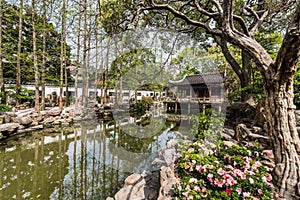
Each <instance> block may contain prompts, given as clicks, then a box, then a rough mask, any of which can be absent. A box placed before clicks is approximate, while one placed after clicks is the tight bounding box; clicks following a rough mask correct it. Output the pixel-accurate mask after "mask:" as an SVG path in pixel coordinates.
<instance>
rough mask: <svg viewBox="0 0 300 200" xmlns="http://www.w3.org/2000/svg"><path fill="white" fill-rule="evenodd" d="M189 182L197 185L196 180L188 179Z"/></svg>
mask: <svg viewBox="0 0 300 200" xmlns="http://www.w3.org/2000/svg"><path fill="white" fill-rule="evenodd" d="M189 182H190V183H195V184H198V180H197V179H196V178H190V180H189Z"/></svg>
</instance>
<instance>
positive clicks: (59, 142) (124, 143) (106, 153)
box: [0, 118, 175, 200]
mask: <svg viewBox="0 0 300 200" xmlns="http://www.w3.org/2000/svg"><path fill="white" fill-rule="evenodd" d="M146 120H148V121H137V120H132V119H129V120H127V122H126V121H124V120H123V121H114V122H109V123H103V122H100V123H96V124H89V123H83V124H81V125H80V126H77V127H75V128H73V129H71V131H70V128H69V129H68V130H64V129H56V130H53V131H55V132H56V133H53V131H50V133H48V132H49V131H48V132H45V131H43V132H38V133H34V134H32V135H31V136H26V137H25V136H24V137H22V138H17V139H15V140H11V141H7V142H6V143H7V144H6V145H3V144H0V146H1V147H0V159H1V160H2V162H0V170H1V171H2V173H1V175H0V199H5V200H6V199H97V200H99V199H106V197H107V196H112V195H113V194H114V193H115V192H116V191H117V190H118V189H119V188H120V187H121V186H122V184H123V181H124V179H125V178H126V176H128V175H129V174H130V173H132V172H141V171H143V170H147V166H148V167H149V166H150V163H151V162H152V160H153V159H154V158H155V157H156V156H157V152H158V151H159V150H160V149H161V148H163V147H164V146H165V145H166V142H167V141H168V140H169V139H170V138H174V137H175V134H174V133H173V132H172V131H171V128H173V126H174V125H173V124H171V123H168V122H165V121H164V120H163V119H162V118H147V119H146Z"/></svg>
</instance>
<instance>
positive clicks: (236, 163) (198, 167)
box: [173, 142, 274, 200]
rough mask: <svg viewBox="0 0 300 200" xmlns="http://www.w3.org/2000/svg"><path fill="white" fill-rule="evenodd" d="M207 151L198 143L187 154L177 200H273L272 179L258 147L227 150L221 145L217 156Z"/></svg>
mask: <svg viewBox="0 0 300 200" xmlns="http://www.w3.org/2000/svg"><path fill="white" fill-rule="evenodd" d="M204 148H205V146H204V145H203V144H202V143H200V142H195V143H193V144H191V145H190V146H189V147H188V149H187V150H185V151H183V157H182V158H181V159H180V160H179V163H178V176H179V177H178V180H177V183H176V185H175V187H174V191H175V195H174V198H173V199H176V200H179V199H180V200H190V199H194V200H195V199H212V200H217V199H228V200H231V199H234V200H239V199H257V200H258V199H261V200H267V199H272V195H273V191H274V186H273V184H272V176H271V174H270V173H269V172H268V168H267V167H265V166H263V164H262V163H261V162H260V158H261V157H262V152H261V150H260V149H259V148H258V145H257V144H252V143H249V145H248V146H247V147H242V146H237V145H233V146H231V147H225V146H224V145H223V143H222V142H220V143H219V148H218V149H217V150H216V151H215V152H214V154H206V155H204V153H203V149H204Z"/></svg>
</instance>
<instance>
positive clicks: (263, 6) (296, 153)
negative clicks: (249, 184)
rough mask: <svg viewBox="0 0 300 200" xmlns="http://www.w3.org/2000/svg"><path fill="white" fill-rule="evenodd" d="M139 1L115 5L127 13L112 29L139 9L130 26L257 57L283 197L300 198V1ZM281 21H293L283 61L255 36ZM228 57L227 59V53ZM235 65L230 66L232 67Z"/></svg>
mask: <svg viewBox="0 0 300 200" xmlns="http://www.w3.org/2000/svg"><path fill="white" fill-rule="evenodd" d="M134 3H135V4H132V1H126V0H124V1H121V2H120V1H118V3H117V4H115V5H116V6H118V8H120V9H121V10H118V13H113V14H110V15H109V16H108V20H106V22H107V24H106V25H107V28H108V31H111V30H116V29H117V26H116V24H119V25H121V26H123V25H125V27H124V26H123V29H124V28H127V27H132V26H128V23H126V20H125V21H124V19H122V21H118V19H116V17H120V16H121V17H120V18H124V17H123V16H124V15H125V12H124V13H123V12H122V10H126V9H132V7H135V8H136V9H134V14H133V15H128V14H127V15H126V16H129V19H128V22H129V23H132V22H134V21H136V20H138V19H141V18H143V19H144V20H147V21H148V24H150V25H155V24H159V25H161V24H162V25H164V24H167V27H168V28H174V29H177V30H181V31H186V32H193V33H206V34H207V37H208V36H213V37H214V38H215V39H216V40H217V41H218V43H219V44H220V45H223V46H224V47H225V49H226V47H227V46H228V44H231V45H234V46H235V47H236V48H239V49H241V51H244V52H245V53H246V54H248V56H249V57H251V59H253V61H254V62H255V64H256V67H257V68H258V70H259V71H260V73H261V74H262V76H263V77H264V93H265V104H266V107H265V113H266V118H267V129H268V135H269V136H270V138H271V141H272V146H273V151H274V156H275V163H276V167H275V169H274V177H275V181H276V183H277V186H278V193H279V195H280V196H283V197H285V198H286V199H296V197H297V196H300V184H299V183H300V138H299V134H298V133H297V130H296V122H295V115H294V110H295V106H294V103H293V101H294V93H293V92H294V90H293V79H294V74H295V71H296V69H297V67H298V65H297V63H298V59H299V56H300V29H299V27H300V2H299V1H289V0H287V1H277V0H274V1H273V0H270V1H265V0H258V1H252V0H249V1H241V0H223V1H216V0H212V1H206V0H205V1H165V0H163V1H154V0H149V1H143V2H134ZM108 4H113V2H109V3H108ZM135 5H137V6H135ZM109 6H110V5H109ZM123 7H124V8H125V9H124V8H123ZM112 10H114V9H112ZM127 13H128V11H127ZM286 16H289V17H286ZM276 19H279V20H280V21H283V20H285V19H287V20H288V21H289V23H288V25H287V26H285V29H286V30H285V36H284V39H283V42H282V44H281V47H280V49H279V51H278V53H277V57H276V58H275V59H273V58H272V57H271V56H270V55H269V53H268V52H267V51H266V49H265V48H264V47H263V46H262V45H261V44H260V43H259V42H258V41H257V40H256V39H255V37H253V36H254V34H255V33H256V32H257V31H258V29H259V27H260V26H261V25H262V24H263V25H264V26H266V27H269V28H271V27H272V26H274V25H273V24H271V26H270V25H269V23H272V22H273V23H274V21H276ZM115 22H122V23H115ZM264 22H267V23H264ZM109 23H111V26H110V25H109ZM277 25H278V24H277ZM284 25H285V24H282V25H281V26H284ZM119 30H122V29H119ZM222 49H223V48H222ZM223 53H224V55H225V54H226V50H225V51H224V50H223ZM232 61H233V62H235V61H234V60H232ZM233 62H229V63H230V64H231V66H232V68H234V66H233ZM239 70H240V71H241V74H245V73H247V70H246V71H242V69H239Z"/></svg>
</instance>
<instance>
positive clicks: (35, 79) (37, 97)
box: [31, 0, 40, 112]
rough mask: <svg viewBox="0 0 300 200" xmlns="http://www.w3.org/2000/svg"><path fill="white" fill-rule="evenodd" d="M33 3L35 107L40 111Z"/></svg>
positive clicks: (33, 4) (33, 8)
mask: <svg viewBox="0 0 300 200" xmlns="http://www.w3.org/2000/svg"><path fill="white" fill-rule="evenodd" d="M31 3H32V4H31V5H32V41H33V65H34V87H35V98H34V108H35V110H36V111H38V112H39V111H40V99H39V67H38V58H37V44H36V26H35V3H34V0H32V2H31Z"/></svg>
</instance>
